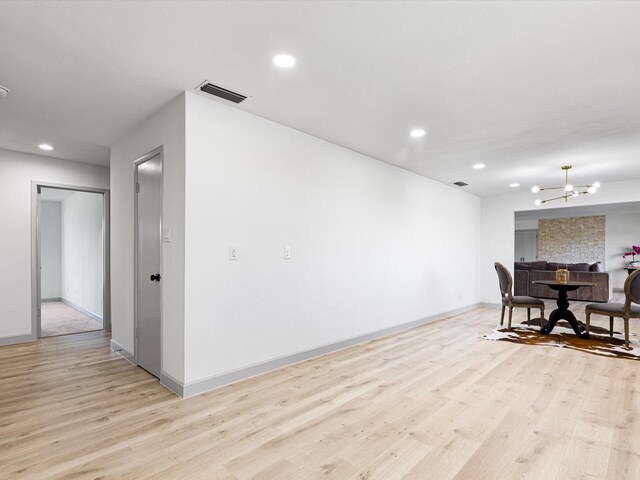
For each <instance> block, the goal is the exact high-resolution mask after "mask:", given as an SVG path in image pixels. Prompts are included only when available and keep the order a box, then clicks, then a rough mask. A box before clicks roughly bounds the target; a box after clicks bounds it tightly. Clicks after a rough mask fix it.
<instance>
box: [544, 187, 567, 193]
mask: <svg viewBox="0 0 640 480" xmlns="http://www.w3.org/2000/svg"><path fill="white" fill-rule="evenodd" d="M564 188H565V187H540V191H541V192H542V191H543V190H564Z"/></svg>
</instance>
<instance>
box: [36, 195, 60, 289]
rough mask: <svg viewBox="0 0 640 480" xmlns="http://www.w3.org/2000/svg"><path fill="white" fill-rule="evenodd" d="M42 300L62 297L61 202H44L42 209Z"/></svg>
mask: <svg viewBox="0 0 640 480" xmlns="http://www.w3.org/2000/svg"><path fill="white" fill-rule="evenodd" d="M40 226H41V228H40V252H41V255H40V265H41V267H42V270H41V277H40V280H41V288H40V298H42V299H58V298H60V297H62V259H61V256H62V209H61V204H60V202H50V201H44V200H43V201H42V206H41V209H40Z"/></svg>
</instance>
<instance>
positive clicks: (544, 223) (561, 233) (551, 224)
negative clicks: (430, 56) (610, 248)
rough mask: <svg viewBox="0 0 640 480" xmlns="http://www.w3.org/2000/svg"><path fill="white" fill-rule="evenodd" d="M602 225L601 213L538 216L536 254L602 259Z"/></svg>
mask: <svg viewBox="0 0 640 480" xmlns="http://www.w3.org/2000/svg"><path fill="white" fill-rule="evenodd" d="M605 225H606V217H605V216H604V215H598V216H592V217H568V218H553V219H541V220H540V222H539V224H538V258H539V259H540V260H546V261H548V262H565V263H583V262H585V263H593V262H603V263H604V260H605Z"/></svg>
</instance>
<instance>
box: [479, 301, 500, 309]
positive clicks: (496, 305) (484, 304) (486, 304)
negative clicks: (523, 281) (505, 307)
mask: <svg viewBox="0 0 640 480" xmlns="http://www.w3.org/2000/svg"><path fill="white" fill-rule="evenodd" d="M479 306H480V307H482V308H502V304H500V303H492V302H480V304H479Z"/></svg>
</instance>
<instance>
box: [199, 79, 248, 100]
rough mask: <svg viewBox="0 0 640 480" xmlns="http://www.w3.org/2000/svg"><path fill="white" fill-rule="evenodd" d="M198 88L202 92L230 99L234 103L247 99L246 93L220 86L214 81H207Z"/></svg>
mask: <svg viewBox="0 0 640 480" xmlns="http://www.w3.org/2000/svg"><path fill="white" fill-rule="evenodd" d="M198 88H199V89H200V91H201V92H204V93H208V94H209V95H213V96H214V97H218V98H223V99H225V100H229V101H230V102H233V103H241V102H244V101H245V100H246V99H247V96H246V95H242V94H240V93H236V92H232V91H231V90H227V89H226V88H222V87H219V86H218V85H214V84H213V83H209V82H207V81H205V82H204V83H203V84H201V85H200V86H198Z"/></svg>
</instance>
